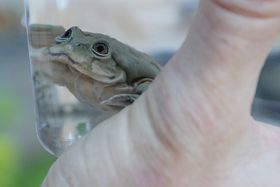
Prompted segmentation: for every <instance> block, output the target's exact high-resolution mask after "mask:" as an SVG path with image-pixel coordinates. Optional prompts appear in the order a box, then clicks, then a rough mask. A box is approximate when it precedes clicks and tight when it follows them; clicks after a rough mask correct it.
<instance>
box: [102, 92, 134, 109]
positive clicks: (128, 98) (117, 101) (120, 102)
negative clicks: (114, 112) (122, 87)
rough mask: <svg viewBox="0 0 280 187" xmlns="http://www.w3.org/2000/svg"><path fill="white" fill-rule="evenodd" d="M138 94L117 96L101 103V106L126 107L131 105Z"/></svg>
mask: <svg viewBox="0 0 280 187" xmlns="http://www.w3.org/2000/svg"><path fill="white" fill-rule="evenodd" d="M138 97H139V95H138V94H118V95H114V96H112V97H110V98H109V99H106V100H104V101H101V103H100V104H102V105H109V106H116V107H126V106H127V105H130V104H132V103H133V102H134V101H135V100H136V99H137V98H138Z"/></svg>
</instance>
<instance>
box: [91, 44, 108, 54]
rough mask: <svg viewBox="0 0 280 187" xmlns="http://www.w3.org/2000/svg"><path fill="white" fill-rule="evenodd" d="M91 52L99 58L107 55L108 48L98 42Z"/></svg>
mask: <svg viewBox="0 0 280 187" xmlns="http://www.w3.org/2000/svg"><path fill="white" fill-rule="evenodd" d="M92 50H93V52H94V53H95V54H96V55H99V56H105V55H107V54H109V47H108V45H107V44H106V43H103V42H98V43H96V44H94V45H93V47H92Z"/></svg>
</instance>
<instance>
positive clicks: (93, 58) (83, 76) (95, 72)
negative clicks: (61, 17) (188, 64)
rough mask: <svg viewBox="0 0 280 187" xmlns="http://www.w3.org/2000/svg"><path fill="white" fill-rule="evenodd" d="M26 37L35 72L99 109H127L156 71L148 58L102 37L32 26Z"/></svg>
mask: <svg viewBox="0 0 280 187" xmlns="http://www.w3.org/2000/svg"><path fill="white" fill-rule="evenodd" d="M44 32H45V33H44ZM46 33H47V39H44V40H42V39H43V37H44V34H46ZM52 33H54V34H53V35H52ZM58 33H59V34H58ZM29 34H30V36H31V46H32V47H33V52H32V57H33V59H36V60H33V61H34V62H33V66H34V69H38V70H39V71H43V72H44V73H45V74H46V75H47V76H48V78H49V79H50V80H51V81H52V82H54V83H56V84H59V85H62V86H65V87H67V88H68V89H69V90H70V91H71V92H72V93H73V94H74V95H75V96H76V98H77V99H78V100H79V101H81V102H83V103H87V104H90V105H91V106H93V107H95V108H98V109H101V110H107V111H116V110H117V111H118V110H120V109H121V108H123V107H125V106H127V105H129V104H131V103H132V102H133V101H134V100H135V99H137V98H138V97H139V95H141V94H142V93H143V92H144V91H145V90H146V89H147V88H148V86H149V85H150V84H151V82H152V81H153V79H154V78H155V76H156V75H157V74H158V73H159V71H160V67H159V65H158V64H157V63H156V62H155V61H154V60H153V59H152V58H151V57H150V56H148V55H146V54H144V53H142V52H139V51H137V50H135V49H133V48H132V47H129V46H127V45H125V44H123V43H121V42H119V41H117V40H116V39H113V38H111V37H109V36H106V35H103V34H95V33H89V32H83V31H82V30H80V29H79V28H78V27H71V28H70V29H68V30H67V31H65V32H64V29H63V28H62V27H59V26H46V25H31V27H30V33H29ZM40 34H41V35H40ZM57 35H59V36H57ZM55 36H56V37H55ZM34 37H35V38H34ZM36 37H37V39H36ZM54 37H55V39H53V38H54ZM48 38H49V39H48ZM40 39H41V40H40ZM36 63H37V64H36ZM38 64H39V65H38ZM37 65H38V66H37ZM36 67H37V68H36Z"/></svg>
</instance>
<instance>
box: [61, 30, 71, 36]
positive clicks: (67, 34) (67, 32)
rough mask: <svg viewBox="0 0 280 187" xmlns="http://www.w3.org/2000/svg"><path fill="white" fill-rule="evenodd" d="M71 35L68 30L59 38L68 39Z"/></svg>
mask: <svg viewBox="0 0 280 187" xmlns="http://www.w3.org/2000/svg"><path fill="white" fill-rule="evenodd" d="M71 34H72V30H71V29H68V30H67V31H66V32H65V33H64V34H63V35H62V36H61V37H62V38H70V37H71Z"/></svg>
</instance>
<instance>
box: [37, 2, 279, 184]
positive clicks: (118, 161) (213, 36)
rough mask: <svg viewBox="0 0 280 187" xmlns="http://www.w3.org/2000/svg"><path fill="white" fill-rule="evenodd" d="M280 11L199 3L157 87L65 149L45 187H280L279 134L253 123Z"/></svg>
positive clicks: (263, 5)
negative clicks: (255, 99) (252, 111)
mask: <svg viewBox="0 0 280 187" xmlns="http://www.w3.org/2000/svg"><path fill="white" fill-rule="evenodd" d="M279 10H280V0H266V1H258V0H251V1H249V0H235V1H230V0H208V1H206V0H205V1H201V3H200V8H199V11H198V13H197V15H196V17H195V20H194V22H193V24H192V27H191V30H190V33H189V35H188V38H187V39H186V40H185V42H184V43H183V45H182V47H181V48H180V49H179V50H178V52H177V53H176V55H175V56H174V57H173V58H172V60H171V61H170V62H169V64H168V65H167V66H166V67H165V68H164V69H163V71H162V72H161V73H160V74H159V76H158V77H157V78H156V80H155V81H154V84H153V85H152V86H151V87H150V89H149V90H148V91H147V92H146V93H145V94H144V95H143V96H142V97H140V98H139V99H138V100H137V101H136V102H135V103H134V104H133V105H131V106H129V107H127V108H126V109H124V110H123V111H121V112H120V113H119V114H118V115H116V116H114V117H112V118H110V119H108V120H106V121H104V122H102V123H101V124H100V125H98V126H97V127H96V128H95V129H94V130H93V131H92V132H91V133H90V134H89V135H88V136H86V137H85V138H83V139H82V140H81V141H80V142H78V143H77V144H75V145H74V146H73V147H71V148H70V149H69V150H68V151H66V152H65V153H64V154H63V155H62V156H61V157H60V158H59V159H58V160H57V161H56V163H55V164H54V165H53V167H52V168H51V169H50V171H49V174H48V176H47V177H46V179H45V182H44V184H43V187H56V186H58V187H63V186H80V187H87V186H100V187H107V186H120V187H124V186H127V187H130V186H133V187H136V186H139V187H140V186H145V187H149V186H151V187H157V186H160V187H163V186H176V187H177V186H192V187H196V186H207V187H219V186H227V187H242V186H246V187H250V186H254V187H256V186H261V187H263V186H269V187H273V186H275V187H276V186H277V187H278V186H280V180H279V177H280V149H279V148H280V129H279V128H276V127H272V126H268V125H266V126H263V125H262V124H261V123H260V122H256V121H254V120H253V119H252V118H251V116H250V109H251V103H252V99H253V97H254V93H255V87H256V83H257V79H258V75H259V72H260V69H261V67H262V65H263V63H264V60H265V58H266V56H267V54H268V52H269V50H270V49H271V46H272V43H273V41H274V40H275V38H276V37H277V35H278V34H279V32H280V11H279Z"/></svg>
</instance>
